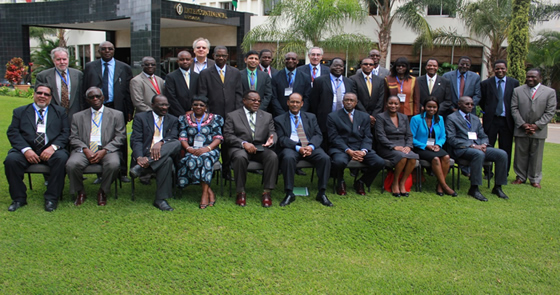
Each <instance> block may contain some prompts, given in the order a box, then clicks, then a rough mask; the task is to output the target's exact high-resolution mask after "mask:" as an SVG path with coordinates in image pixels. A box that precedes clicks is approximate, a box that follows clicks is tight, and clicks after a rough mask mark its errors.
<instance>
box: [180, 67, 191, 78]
mask: <svg viewBox="0 0 560 295" xmlns="http://www.w3.org/2000/svg"><path fill="white" fill-rule="evenodd" d="M179 70H181V73H183V76H184V75H185V73H189V74H190V72H191V69H190V68H189V69H188V70H186V71H185V70H183V69H181V68H179Z"/></svg>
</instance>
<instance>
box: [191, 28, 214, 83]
mask: <svg viewBox="0 0 560 295" xmlns="http://www.w3.org/2000/svg"><path fill="white" fill-rule="evenodd" d="M193 51H194V55H195V58H194V62H193V63H192V64H191V72H194V73H197V74H200V72H202V71H203V70H206V69H209V68H212V67H214V65H215V64H216V63H215V62H214V61H213V60H211V59H209V58H208V53H209V52H210V41H208V39H206V38H202V37H200V38H197V39H196V40H194V41H193ZM214 52H216V50H215V49H214Z"/></svg>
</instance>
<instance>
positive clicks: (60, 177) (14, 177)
mask: <svg viewBox="0 0 560 295" xmlns="http://www.w3.org/2000/svg"><path fill="white" fill-rule="evenodd" d="M51 99H52V89H51V88H50V87H49V86H47V85H46V84H37V85H35V93H34V94H33V101H34V102H33V103H32V104H28V105H25V106H21V107H19V108H17V109H15V110H14V114H13V116H12V123H11V124H10V127H8V132H7V134H8V140H10V144H11V145H12V149H10V151H9V152H8V156H6V160H5V161H4V169H5V170H6V179H7V180H8V185H9V187H10V196H11V197H12V204H11V205H10V207H9V208H8V211H16V210H17V209H18V208H20V207H22V206H25V205H27V193H26V191H27V188H26V187H25V184H24V183H23V176H24V174H25V169H27V168H28V167H29V166H31V165H32V164H38V163H42V164H45V165H48V166H49V167H50V168H51V172H50V178H49V184H48V185H47V191H46V192H45V194H44V197H45V211H48V212H51V211H54V210H55V209H56V207H57V206H58V199H59V197H60V195H61V194H62V189H63V188H64V177H65V170H64V165H65V164H66V161H67V160H68V151H67V150H66V145H67V144H68V136H69V134H70V128H69V127H68V117H67V116H66V109H65V108H63V107H61V106H57V105H49V104H50V102H51Z"/></svg>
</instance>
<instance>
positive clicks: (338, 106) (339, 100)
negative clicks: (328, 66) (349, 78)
mask: <svg viewBox="0 0 560 295" xmlns="http://www.w3.org/2000/svg"><path fill="white" fill-rule="evenodd" d="M340 83H341V82H340V78H336V86H338V87H337V88H336V110H337V111H338V110H340V109H342V89H341V87H340Z"/></svg>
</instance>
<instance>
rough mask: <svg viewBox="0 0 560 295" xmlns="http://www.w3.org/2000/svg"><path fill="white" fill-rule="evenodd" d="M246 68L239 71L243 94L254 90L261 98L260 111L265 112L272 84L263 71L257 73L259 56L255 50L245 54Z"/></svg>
mask: <svg viewBox="0 0 560 295" xmlns="http://www.w3.org/2000/svg"><path fill="white" fill-rule="evenodd" d="M245 64H246V65H247V68H245V69H244V70H241V85H243V93H245V92H247V91H248V90H256V91H257V92H258V93H259V96H260V97H261V98H262V103H261V106H260V109H261V110H263V111H266V110H267V108H268V104H269V103H270V100H271V99H272V82H271V80H270V77H269V76H268V75H267V74H266V73H265V72H263V71H258V70H257V68H258V67H259V54H258V53H257V52H256V51H255V50H251V51H249V52H247V54H246V55H245Z"/></svg>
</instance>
